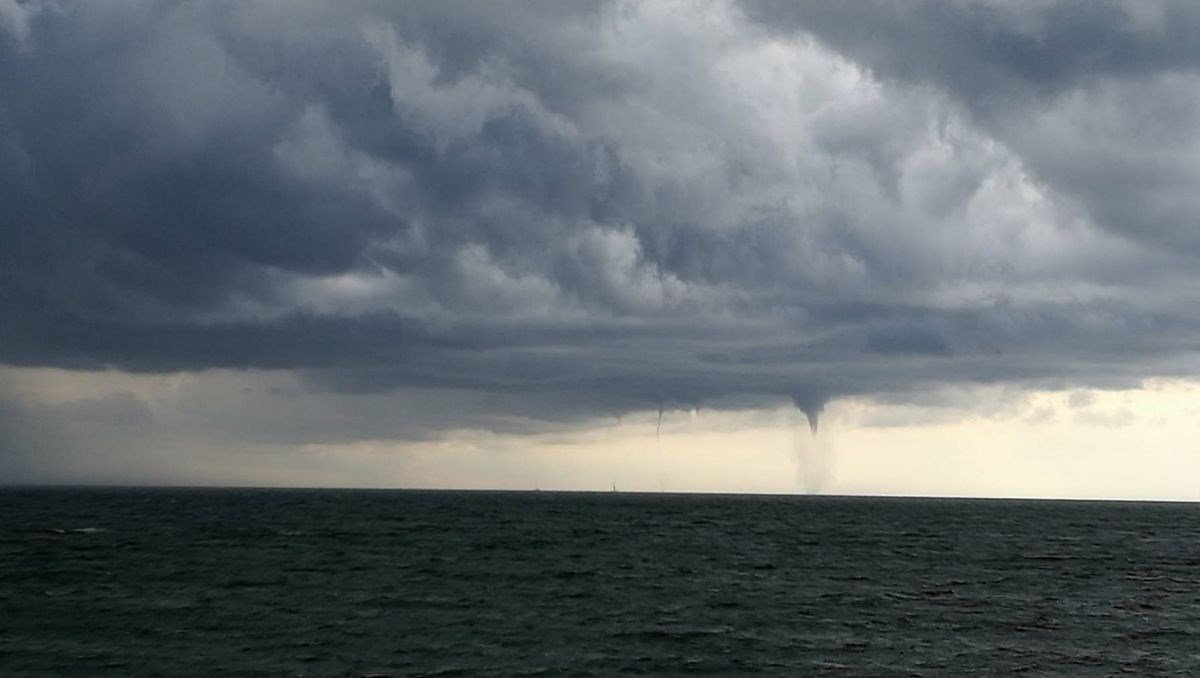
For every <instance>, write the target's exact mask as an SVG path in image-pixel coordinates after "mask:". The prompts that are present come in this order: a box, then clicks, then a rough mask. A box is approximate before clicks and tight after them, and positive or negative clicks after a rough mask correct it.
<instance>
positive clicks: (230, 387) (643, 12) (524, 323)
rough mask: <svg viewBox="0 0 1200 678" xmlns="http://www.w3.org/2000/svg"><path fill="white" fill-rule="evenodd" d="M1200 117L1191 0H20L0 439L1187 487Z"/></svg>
mask: <svg viewBox="0 0 1200 678" xmlns="http://www.w3.org/2000/svg"><path fill="white" fill-rule="evenodd" d="M1198 132H1200V5H1197V4H1196V3H1195V2H1191V1H1180V2H1153V1H1152V0H1129V1H1127V2H1118V1H1112V2H1103V1H1100V0H1079V1H1074V2H1071V1H1064V2H1055V1H1052V0H1006V1H1004V2H973V1H968V0H943V1H940V2H926V1H922V0H913V1H911V2H882V1H881V2H870V1H866V0H864V1H862V2H853V3H830V2H803V1H797V0H781V1H780V2H746V3H736V2H702V1H699V0H697V1H694V2H530V1H521V2H446V1H444V0H439V1H437V2H428V3H422V2H404V3H393V2H347V3H315V2H314V3H308V2H261V3H225V2H205V3H177V2H150V1H141V0H126V1H123V2H89V1H86V0H80V1H77V2H52V1H46V2H39V1H36V0H28V1H26V0H0V319H2V321H0V481H3V480H5V479H6V477H7V479H8V480H10V481H12V482H58V481H64V482H89V481H94V482H166V483H204V482H216V483H222V484H230V483H244V484H273V483H283V484H310V485H324V484H336V485H384V486H390V485H396V486H417V485H432V486H446V487H458V486H462V487H526V486H531V485H533V486H542V485H545V486H547V487H571V488H594V489H600V488H604V487H608V486H609V484H610V482H613V481H615V480H616V479H618V478H620V479H622V480H623V481H625V482H624V484H625V485H626V486H629V487H640V488H644V489H654V488H655V487H657V488H661V489H677V490H687V489H715V490H720V489H727V490H738V491H805V490H807V491H846V492H899V493H960V494H1010V495H1069V496H1076V495H1078V496H1135V495H1136V496H1172V497H1185V496H1186V497H1191V496H1193V495H1195V496H1200V467H1197V466H1196V465H1195V464H1194V463H1193V462H1192V460H1191V458H1192V454H1191V453H1192V451H1193V450H1194V448H1195V444H1196V443H1197V442H1200V437H1197V435H1196V429H1195V424H1194V423H1193V422H1194V421H1195V420H1196V416H1195V415H1196V413H1197V410H1196V409H1195V407H1194V406H1193V405H1192V404H1191V403H1192V402H1193V398H1192V389H1193V379H1194V378H1195V377H1196V375H1197V371H1198V368H1200V360H1198V359H1200V354H1198V353H1197V347H1198V344H1200V303H1198V302H1200V276H1198V275H1197V271H1198V270H1200V268H1198V264H1200V191H1198V190H1197V186H1200V134H1198ZM797 408H798V411H797ZM660 412H661V413H662V414H661V416H660V414H659V413H660ZM805 415H807V416H805ZM809 425H811V427H812V428H813V429H816V430H817V433H816V434H815V437H814V434H812V433H810V432H809ZM1155 436H1158V437H1157V438H1155ZM1150 440H1157V441H1159V442H1157V443H1155V444H1153V445H1151V444H1149V443H1148V442H1147V441H1150ZM1105 445H1109V446H1112V447H1113V449H1111V450H1108V449H1107V448H1106V447H1105ZM1035 448H1036V449H1037V450H1041V452H1040V453H1039V454H1038V455H1035V457H1034V458H1036V460H1037V461H1036V463H1033V465H1032V466H1031V465H1030V463H1031V462H1030V461H1029V459H1028V458H1027V455H1029V454H1031V452H1030V450H1031V449H1035ZM1101 448H1103V449H1101ZM1120 449H1127V450H1129V452H1128V454H1125V455H1124V456H1123V455H1122V454H1121V452H1120ZM1106 450H1107V451H1106ZM1105 455H1107V456H1105ZM1147 455H1149V456H1147ZM1154 455H1159V456H1157V457H1155V456H1154ZM1155 460H1157V461H1155ZM1156 464H1158V465H1157V466H1156ZM1047 465H1048V466H1047ZM1135 467H1136V468H1140V469H1143V472H1142V475H1140V476H1139V475H1137V474H1136V473H1133V474H1132V475H1131V469H1133V468H1135ZM989 469H990V470H989ZM1145 469H1151V470H1149V471H1146V470H1145ZM783 471H786V472H783ZM1081 473H1082V474H1083V475H1084V476H1086V477H1087V483H1085V484H1083V485H1080V484H1078V483H1079V482H1082V481H1078V480H1077V481H1072V482H1075V483H1076V484H1074V485H1072V484H1070V483H1067V484H1065V485H1061V486H1060V485H1053V486H1047V485H1045V479H1046V477H1047V476H1049V477H1052V478H1057V477H1069V476H1072V475H1075V476H1078V475H1079V474H1081ZM739 474H741V475H739ZM873 474H874V475H873ZM985 476H986V477H988V478H991V479H992V480H995V479H997V478H1000V479H1002V482H1001V481H1000V480H996V481H995V482H994V483H992V484H987V483H984V484H979V482H978V479H979V478H981V477H985ZM1139 478H1140V480H1139ZM1181 478H1195V479H1196V483H1195V484H1196V486H1197V487H1196V488H1195V492H1193V491H1192V490H1191V489H1189V487H1188V483H1187V482H1186V481H1182V480H1181ZM939 479H940V480H939ZM989 482H991V481H990V480H989ZM1064 482H1066V481H1064ZM1088 483H1090V484H1088ZM1122 483H1124V484H1122ZM1139 483H1140V484H1139Z"/></svg>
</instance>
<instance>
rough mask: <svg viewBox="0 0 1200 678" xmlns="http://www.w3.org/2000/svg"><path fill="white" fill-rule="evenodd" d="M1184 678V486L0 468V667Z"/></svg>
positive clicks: (1188, 563)
mask: <svg viewBox="0 0 1200 678" xmlns="http://www.w3.org/2000/svg"><path fill="white" fill-rule="evenodd" d="M1010 672H1028V673H1030V674H1034V675H1037V674H1058V675H1061V674H1070V675H1112V674H1118V673H1129V674H1133V675H1169V674H1174V675H1191V676H1194V675H1200V506H1189V505H1180V504H1132V503H1090V502H1026V501H970V500H929V499H861V498H834V497H828V498H825V497H756V496H712V495H708V496H704V495H693V496H686V495H633V494H559V493H551V492H540V493H456V492H382V491H299V490H167V489H36V490H35V489H8V490H0V674H2V675H4V676H81V675H113V676H126V675H161V676H186V675H195V676H209V675H222V676H230V675H246V676H251V675H253V676H259V675H280V676H293V675H297V676H298V675H304V676H338V675H397V676H400V675H403V676H418V675H424V676H532V675H547V676H549V675H576V676H609V675H616V674H621V673H641V674H650V675H671V674H684V673H708V674H715V675H742V674H754V673H764V674H775V675H820V674H829V675H953V676H956V675H969V674H989V675H990V674H1007V673H1010Z"/></svg>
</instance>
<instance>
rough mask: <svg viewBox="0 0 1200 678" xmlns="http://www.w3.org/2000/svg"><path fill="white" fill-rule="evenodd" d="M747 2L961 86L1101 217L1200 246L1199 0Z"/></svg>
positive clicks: (813, 32) (889, 66) (1045, 175)
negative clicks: (1197, 192)
mask: <svg viewBox="0 0 1200 678" xmlns="http://www.w3.org/2000/svg"><path fill="white" fill-rule="evenodd" d="M743 7H744V8H745V9H746V10H747V13H748V14H749V15H750V16H751V17H753V18H754V19H755V20H756V21H758V22H759V23H760V24H761V25H762V26H764V27H768V28H769V29H771V30H773V31H778V32H781V33H783V34H796V33H801V34H805V35H810V36H812V37H815V38H816V39H818V40H820V41H822V42H823V43H825V44H827V45H828V46H830V47H831V48H832V49H835V50H837V51H838V52H840V53H842V54H845V55H846V56H848V57H849V58H851V59H854V60H855V61H857V62H858V63H860V64H862V65H863V66H864V67H866V68H868V69H870V71H871V72H872V73H873V74H875V75H877V76H878V77H881V78H884V79H888V80H894V81H898V82H901V83H904V84H905V85H908V86H911V85H925V86H932V87H934V88H936V89H937V90H939V91H941V92H944V93H946V94H948V95H949V96H951V97H952V98H954V99H955V100H957V101H959V102H961V103H962V104H963V105H964V106H965V107H966V108H967V109H968V110H970V111H971V112H972V114H973V115H974V118H975V120H976V121H977V123H978V124H980V125H981V126H982V127H983V128H984V129H985V130H987V132H988V133H989V134H992V135H994V136H995V138H997V139H998V140H1000V141H1002V142H1003V143H1005V144H1007V145H1008V146H1009V147H1010V148H1012V149H1013V150H1014V151H1015V152H1017V153H1018V154H1019V155H1020V157H1021V158H1022V160H1023V161H1024V162H1025V163H1027V165H1028V166H1029V167H1030V169H1031V170H1032V171H1033V173H1034V175H1035V176H1036V177H1037V178H1038V179H1040V180H1041V181H1042V182H1044V183H1045V185H1046V186H1048V187H1049V188H1051V189H1052V190H1054V191H1055V192H1057V193H1059V194H1060V195H1063V196H1068V197H1071V198H1074V199H1077V200H1078V201H1080V202H1081V203H1082V204H1083V205H1084V207H1085V208H1086V209H1087V211H1088V212H1089V213H1090V215H1091V216H1092V217H1093V218H1094V219H1095V221H1096V223H1097V224H1099V225H1100V226H1102V227H1105V228H1108V229H1111V230H1112V231H1113V232H1115V233H1117V234H1119V235H1121V236H1122V237H1126V238H1130V239H1132V240H1135V241H1138V242H1141V243H1144V244H1147V245H1150V246H1153V247H1161V248H1164V249H1170V250H1175V249H1179V248H1183V249H1186V250H1187V251H1188V252H1189V253H1190V254H1196V253H1197V252H1198V250H1200V231H1198V229H1197V228H1196V216H1197V214H1198V213H1200V202H1198V201H1197V200H1196V198H1195V197H1194V195H1193V193H1194V192H1193V191H1192V190H1191V187H1193V186H1195V185H1196V181H1197V180H1198V179H1200V167H1198V166H1197V163H1196V162H1195V157H1196V155H1195V153H1196V150H1197V136H1196V132H1197V129H1198V128H1200V103H1198V100H1197V97H1196V92H1197V88H1198V85H1200V80H1198V77H1200V76H1198V73H1200V7H1197V5H1196V4H1195V3H1192V2H1186V1H1181V2H1171V1H1161V2H1160V1H1152V2H1090V1H1084V0H1079V1H1062V2H1030V3H1022V2H1015V3H1000V2H996V3H992V2H934V1H925V0H920V1H918V2H906V3H889V2H854V3H822V2H770V1H767V2H747V3H744V4H743Z"/></svg>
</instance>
